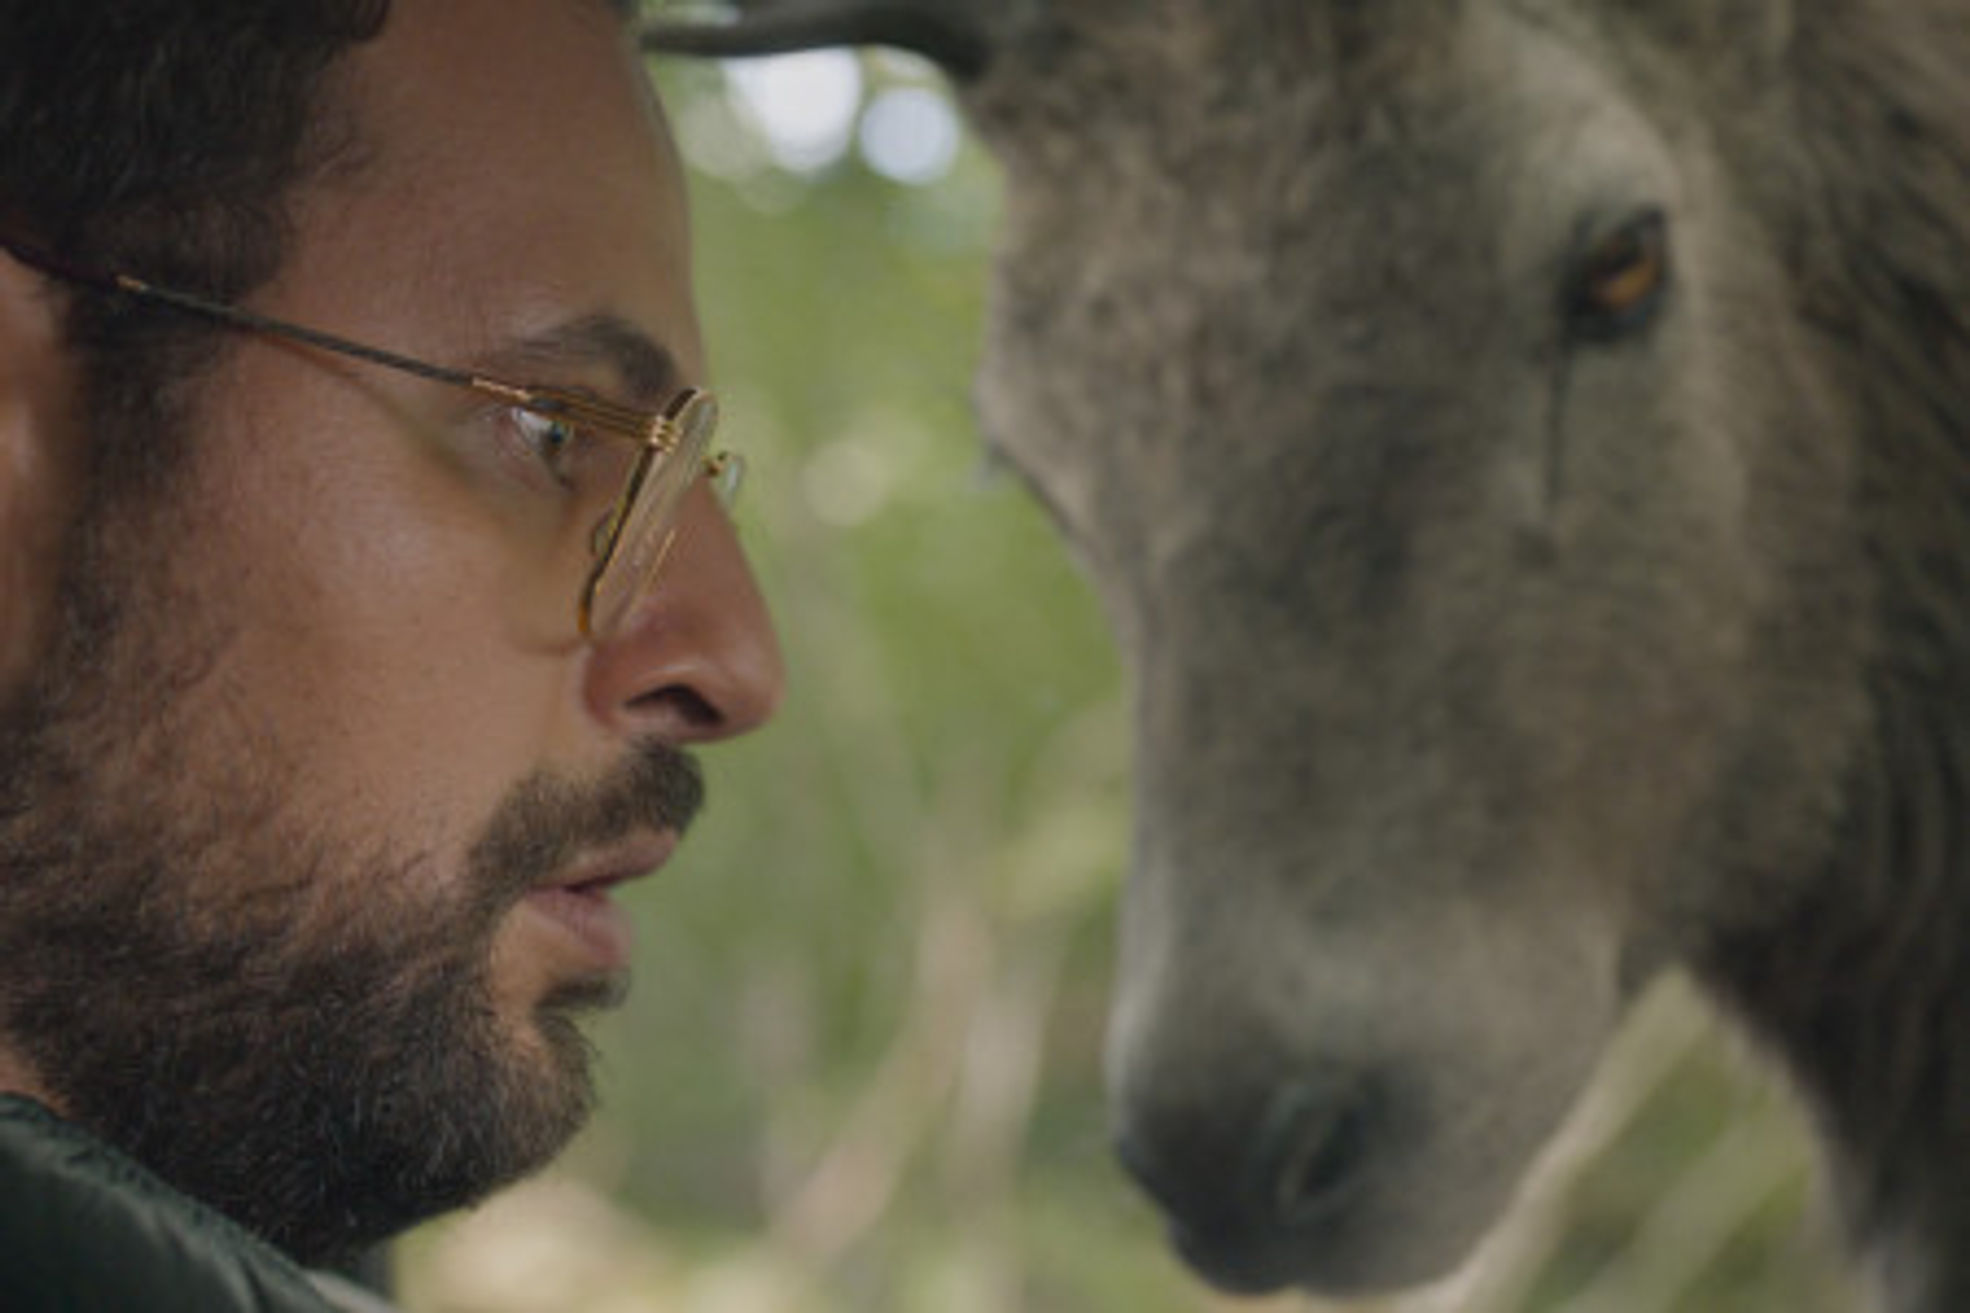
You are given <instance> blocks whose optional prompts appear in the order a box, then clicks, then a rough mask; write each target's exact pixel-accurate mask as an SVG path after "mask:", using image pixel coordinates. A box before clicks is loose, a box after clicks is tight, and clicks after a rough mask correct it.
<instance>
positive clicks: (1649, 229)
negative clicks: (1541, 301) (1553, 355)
mask: <svg viewBox="0 0 1970 1313" xmlns="http://www.w3.org/2000/svg"><path fill="white" fill-rule="evenodd" d="M1668 285H1669V232H1668V221H1667V220H1666V219H1664V217H1663V215H1662V213H1661V211H1659V210H1651V211H1649V212H1648V213H1646V214H1643V215H1641V216H1639V217H1638V218H1635V219H1632V220H1630V221H1629V222H1628V223H1625V224H1623V225H1622V226H1621V227H1620V228H1618V229H1616V230H1615V231H1614V232H1612V233H1609V234H1608V235H1607V236H1605V237H1603V238H1601V239H1600V240H1599V241H1598V242H1596V243H1595V244H1594V245H1593V246H1591V247H1590V248H1588V250H1587V251H1586V252H1585V253H1584V254H1583V255H1582V256H1581V257H1580V259H1579V261H1578V262H1577V263H1576V264H1575V266H1574V269H1573V274H1572V277H1571V279H1570V280H1569V284H1568V287H1567V296H1566V315H1567V322H1568V324H1569V326H1570V327H1571V328H1572V329H1573V331H1574V332H1575V333H1576V334H1577V335H1579V336H1581V337H1585V338H1588V339H1590V340H1593V341H1609V340H1612V339H1614V338H1617V337H1620V336H1622V335H1623V334H1626V333H1629V332H1632V331H1634V330H1635V329H1637V328H1640V327H1641V326H1642V325H1643V324H1645V323H1646V322H1648V320H1649V318H1650V317H1651V316H1652V315H1653V314H1654V312H1655V309H1656V307H1657V306H1658V305H1659V304H1660V303H1661V301H1662V294H1663V292H1664V291H1665V290H1666V289H1667V287H1668Z"/></svg>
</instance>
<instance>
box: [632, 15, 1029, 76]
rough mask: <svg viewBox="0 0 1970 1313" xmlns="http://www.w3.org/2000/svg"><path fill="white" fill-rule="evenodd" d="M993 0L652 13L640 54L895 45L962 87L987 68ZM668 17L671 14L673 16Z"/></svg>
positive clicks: (723, 54)
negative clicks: (931, 63)
mask: <svg viewBox="0 0 1970 1313" xmlns="http://www.w3.org/2000/svg"><path fill="white" fill-rule="evenodd" d="M1000 2H1001V0H731V3H728V4H726V5H724V6H722V12H721V10H714V11H712V13H711V16H709V17H703V18H700V17H696V16H693V15H690V14H686V13H683V12H680V11H679V10H678V8H677V7H676V6H670V7H668V8H660V9H659V13H660V14H662V15H663V16H662V17H659V18H657V19H654V20H653V21H651V22H648V23H646V24H645V25H644V27H643V32H642V42H643V48H644V49H646V50H651V51H664V52H669V53H672V54H684V55H709V56H714V57H732V56H740V55H771V54H783V53H786V52H788V51H793V50H812V49H815V48H818V47H822V46H865V45H875V46H895V47H897V48H899V49H903V50H913V51H915V52H916V53H918V54H920V55H925V56H928V57H929V58H930V59H932V60H935V61H936V62H937V63H938V64H939V65H941V66H942V67H943V68H944V70H945V71H946V72H947V73H949V74H950V75H951V76H952V77H953V78H955V79H957V80H959V81H970V80H971V79H973V78H976V77H977V76H978V75H979V74H980V73H982V72H984V71H985V66H986V65H987V64H988V63H990V62H991V53H992V52H991V42H990V39H989V34H988V24H987V21H986V18H985V16H984V15H985V10H986V9H987V8H989V7H990V6H991V5H992V4H994V3H1000ZM673 15H674V16H673Z"/></svg>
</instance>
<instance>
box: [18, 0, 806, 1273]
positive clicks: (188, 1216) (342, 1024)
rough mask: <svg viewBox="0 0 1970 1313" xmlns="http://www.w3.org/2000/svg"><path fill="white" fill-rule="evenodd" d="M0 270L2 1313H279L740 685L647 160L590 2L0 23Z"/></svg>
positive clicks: (462, 1084)
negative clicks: (26, 1312) (303, 1270)
mask: <svg viewBox="0 0 1970 1313" xmlns="http://www.w3.org/2000/svg"><path fill="white" fill-rule="evenodd" d="M0 247H4V250H0V1091H5V1092H6V1093H5V1095H4V1096H0V1306H4V1307H5V1308H7V1309H10V1310H13V1309H22V1308H26V1309H35V1308H41V1307H49V1308H78V1309H79V1308H89V1309H97V1308H121V1307H132V1308H136V1307H142V1308H180V1307H182V1308H188V1309H189V1308H197V1309H201V1310H224V1309H231V1308H236V1307H237V1308H288V1307H309V1306H310V1301H312V1300H313V1299H314V1298H315V1297H314V1296H313V1294H311V1293H310V1292H309V1290H308V1289H307V1287H306V1285H305V1283H299V1282H298V1278H299V1275H300V1273H299V1269H298V1268H297V1267H294V1266H292V1265H290V1264H289V1262H288V1258H289V1257H291V1258H292V1259H295V1260H299V1262H300V1263H304V1264H312V1263H318V1262H324V1261H328V1260H334V1259H337V1258H339V1257H341V1256H345V1255H347V1254H349V1253H351V1252H353V1251H355V1250H358V1249H360V1248H362V1247H363V1246H366V1245H370V1244H372V1243H374V1242H376V1241H377V1240H379V1239H381V1238H384V1237H387V1236H389V1235H391V1234H393V1233H395V1232H396V1231H398V1230H400V1229H402V1228H403V1227H405V1226H407V1225H409V1224H411V1223H413V1222H415V1221H417V1220H419V1219H420V1218H423V1217H427V1216H429V1215H431V1214H433V1213H435V1212H438V1211H441V1210H444V1209H448V1208H451V1207H455V1206H457V1205H460V1204H463V1203H467V1202H470V1201H472V1200H474V1199H477V1198H479V1197H481V1196H482V1195H484V1194H485V1193H486V1192H487V1191H489V1190H491V1189H493V1188H494V1187H496V1186H498V1185H500V1184H502V1183H504V1182H507V1181H510V1180H512V1179H513V1178H515V1177H517V1176H519V1175H521V1174H523V1173H525V1172H527V1171H529V1170H531V1169H533V1168H534V1167H536V1166H538V1165H540V1164H541V1163H542V1162H543V1161H544V1160H546V1159H547V1158H548V1157H550V1156H551V1155H552V1154H553V1153H554V1152H555V1151H556V1150H557V1149H558V1147H559V1146H560V1145H561V1144H562V1143H563V1142H564V1141H565V1140H566V1139H567V1138H568V1136H569V1135H570V1134H572V1132H573V1131H574V1130H575V1128H576V1127H577V1126H578V1125H579V1123H580V1122H581V1120H582V1118H583V1115H584V1113H585V1111H586V1108H587V1106H588V1102H589V1098H590V1093H589V1080H588V1072H587V1055H586V1052H585V1050H584V1048H583V1045H582V1042H581V1040H580V1037H579V1035H578V1033H577V1032H576V1031H575V1029H574V1026H573V1022H572V1020H571V1019H572V1018H573V1017H575V1016H576V1015H578V1014H579V1013H581V1012H582V1011H583V1010H584V1009H588V1008H592V1007H594V1006H598V1005H602V1004H606V1003H608V1002H609V1001H610V1000H611V999H613V998H615V997H617V996H618V995H619V994H620V991H621V988H622V986H623V975H624V971H625V968H626V962H627V954H628V944H627V939H626V931H625V928H624V923H623V918H622V913H621V911H620V909H619V908H618V907H617V905H616V904H615V903H614V902H613V901H612V900H611V898H610V890H611V888H612V887H613V886H614V885H616V884H618V883H620V882H622V881H624V880H627V879H630V878H632V877H635V876H637V875H639V874H642V873H645V872H647V871H649V870H651V869H653V868H655V867H657V866H659V865H660V864H661V863H662V862H663V860H664V859H665V858H666V857H667V856H668V855H669V853H670V851H671V849H672V846H673V845H674V843H675V842H676V840H677V838H678V837H679V835H680V834H681V833H682V832H683V830H684V828H685V826H686V824H687V822H688V821H689V819H690V817H691V814H692V812H693V811H694V810H695V808H696V807H697V805H698V801H699V796H700V789H699V785H698V777H697V775H696V772H695V770H694V768H693V766H692V764H691V761H690V759H689V758H688V757H687V756H686V755H685V750H686V749H688V748H691V747H694V746H696V745H699V744H704V743H708V742H711V741H713V740H717V739H722V738H725V737H728V736H730V735H733V734H737V733H740V732H742V731H745V730H749V729H751V728H753V727H755V726H757V725H758V724H759V723H760V722H761V721H763V720H764V719H765V718H766V717H767V715H768V714H769V713H770V711H771V709H772V707H773V706H774V703H775V701H776V700H777V697H778V694H779V687H780V676H781V670H780V664H779V656H778V651H777V648H776V646H775V643H774V639H773V635H772V633H771V629H770V626H769V623H768V621H767V618H766V615H765V612H764V609H763V606H762V603H761V601H760V598H759V595H758V593H757V591H756V589H755V587H754V584H753V581H752V578H751V576H750V573H749V571H748V568H747V566H746V564H745V562H744V559H743V557H742V555H741V552H740V549H739V547H738V544H737V542H736V540H735V538H734V535H733V530H732V527H731V525H730V523H729V521H728V520H727V519H726V518H725V513H724V511H723V509H722V508H721V505H720V503H719V501H718V499H717V497H716V496H715V492H716V485H717V484H718V483H719V482H720V481H721V478H722V475H723V468H724V467H723V466H722V465H720V464H719V463H718V462H717V461H716V460H715V459H714V458H713V457H712V456H711V455H710V454H709V453H708V452H707V451H704V450H702V449H701V447H700V444H702V442H703V441H704V440H705V437H706V434H707V432H708V428H709V423H710V420H711V418H712V417H713V413H714V412H713V409H712V405H711V402H710V399H709V397H708V396H707V395H705V394H703V393H702V392H700V391H697V389H701V388H702V387H703V383H704V378H705V361H704V353H703V349H702V346H701V344H700V341H699V333H698V326H697V321H696V317H695V312H694V309H693V305H692V299H691V297H692V293H691V287H690V279H689V271H688V253H687V249H686V233H685V214H684V201H683V196H682V184H681V181H680V176H679V171H678V166H677V163H676V159H675V156H674V154H673V152H672V148H671V145H670V143H669V140H668V138H667V136H666V134H665V130H664V127H663V125H662V122H661V119H660V116H659V112H658V109H657V106H656V104H655V102H654V98H653V96H652V94H651V93H650V91H649V89H648V87H647V85H646V82H645V80H644V77H643V74H642V71H641V66H640V61H639V59H638V57H637V55H636V53H635V50H634V46H633V41H632V40H631V37H630V34H629V32H628V29H627V18H626V15H625V14H624V13H623V12H621V5H620V4H618V5H617V6H615V7H614V8H612V7H611V5H610V4H609V3H608V0H472V2H471V3H460V2H458V0H393V2H392V0H373V2H365V0H280V2H279V3H278V4H270V3H267V2H266V0H198V3H188V2H187V0H59V2H57V0H4V3H0ZM712 474H718V475H720V476H721V477H720V478H714V477H707V475H712ZM132 1160H134V1163H136V1164H142V1166H141V1167H138V1166H135V1165H133V1162H132ZM191 1201H196V1202H191ZM235 1223H236V1224H237V1225H235ZM263 1242H264V1243H263ZM277 1251H278V1252H277ZM37 1301H39V1302H37Z"/></svg>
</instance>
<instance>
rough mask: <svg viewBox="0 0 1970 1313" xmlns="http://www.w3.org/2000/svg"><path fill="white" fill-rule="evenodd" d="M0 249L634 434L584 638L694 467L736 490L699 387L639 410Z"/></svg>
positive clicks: (607, 619)
mask: <svg viewBox="0 0 1970 1313" xmlns="http://www.w3.org/2000/svg"><path fill="white" fill-rule="evenodd" d="M0 250H4V251H6V252H7V253H8V254H10V255H12V256H13V257H14V258H15V259H16V260H19V261H20V262H21V263H22V264H24V265H26V266H28V267H29V268H31V269H34V270H37V271H38V272H40V273H42V274H45V275H47V276H48V277H51V278H56V279H59V280H61V281H62V282H66V283H72V284H75V285H77V286H81V287H86V288H89V289H91V290H93V291H98V292H108V293H111V294H115V295H122V296H128V297H133V298H135V299H137V300H140V301H148V302H152V303H155V304H158V305H163V306H168V307H170V308H172V309H175V310H178V311H181V312H183V313H186V314H192V315H197V316H200V317H203V318H206V319H210V320H213V321H214V322H217V323H219V324H223V325H225V326H227V327H230V328H236V329H240V330H242V331H244V332H249V333H264V334H268V335H270V336H273V337H279V338H284V339H287V340H289V341H293V342H300V343H302V344H304V345H307V346H311V347H316V348H319V349H321V350H323V351H332V352H335V353H336V354H338V355H343V356H350V357H353V358H355V359H357V360H365V361H368V362H369V363H371V364H375V365H382V366H383V367H385V368H386V369H394V370H398V371H400V372H402V373H406V374H414V375H416V376H417V377H419V378H426V379H433V380H435V381H437V382H440V383H447V384H450V385H452V386H453V387H460V388H466V389H469V390H470V391H472V392H475V393H478V394H479V395H480V396H483V397H489V398H492V399H493V400H496V401H498V402H500V403H501V404H503V405H506V406H510V407H512V408H513V409H514V410H515V411H518V412H520V413H522V414H524V415H527V416H530V417H532V418H533V419H534V420H536V421H544V422H545V423H547V424H548V425H550V426H552V431H553V432H554V434H555V435H556V437H557V438H559V439H563V440H566V439H571V438H573V437H575V436H577V435H588V434H592V435H594V436H596V437H602V438H609V439H614V440H617V441H621V442H628V443H633V444H635V445H636V447H637V448H638V451H637V455H636V460H635V462H634V464H632V465H631V466H630V469H629V471H628V474H627V475H626V477H625V478H624V480H623V483H622V486H621V488H620V489H619V490H618V491H617V492H616V494H615V497H614V499H613V501H612V503H611V505H610V509H609V511H608V513H607V514H606V515H604V516H603V517H602V518H601V519H600V520H598V521H597V522H596V525H595V529H594V532H593V533H592V534H591V535H590V538H589V551H590V554H591V556H592V558H593V560H592V563H591V565H590V567H589V571H588V577H587V579H586V580H585V581H584V582H583V584H582V588H581V592H580V595H579V597H578V600H577V602H576V607H575V616H576V621H577V623H578V624H579V625H580V626H581V633H582V636H583V637H584V638H586V639H587V640H588V641H589V642H591V643H601V642H606V641H608V639H610V638H612V637H613V636H615V635H616V634H617V633H618V632H619V631H620V630H621V628H622V624H623V622H624V621H625V620H627V619H628V618H629V615H630V613H631V612H632V611H633V610H634V609H635V607H636V603H637V601H638V600H639V599H641V598H642V597H643V596H644V595H645V594H646V593H647V592H648V591H649V589H650V587H651V585H652V584H654V583H655V582H656V578H657V574H658V572H659V571H660V570H661V569H662V568H663V563H664V558H665V557H666V556H667V555H668V554H669V551H670V546H671V543H672V541H673V540H674V539H675V538H676V536H677V518H678V513H679V510H680V509H681V508H682V506H683V503H684V498H685V495H686V494H687V493H689V492H690V490H691V487H692V485H693V484H694V483H696V481H697V479H698V478H699V477H701V476H702V477H705V478H708V479H709V480H710V481H711V485H712V489H713V491H714V492H715V493H716V494H717V495H718V498H719V501H720V502H721V503H723V504H724V505H725V506H726V507H727V508H728V509H729V508H730V507H731V505H732V504H733V502H734V501H735V500H737V497H738V492H739V485H740V482H741V480H742V478H743V476H744V473H745V466H744V463H743V462H742V461H741V460H740V459H739V457H738V456H736V455H735V454H733V453H731V452H719V453H716V454H713V453H712V452H711V437H712V433H713V432H714V431H715V430H716V429H717V427H718V402H717V401H716V400H715V399H714V398H713V397H712V395H711V394H710V393H709V392H705V391H702V390H700V389H698V388H685V389H684V390H683V391H681V392H679V393H678V394H677V395H676V396H675V397H673V398H672V399H671V400H670V401H669V402H668V403H667V404H666V405H665V406H664V407H663V409H661V410H658V411H648V410H639V409H637V408H636V407H633V406H625V405H620V404H617V403H615V402H612V401H605V400H603V399H601V398H599V397H595V396H591V395H589V394H587V393H583V392H576V391H573V390H570V389H567V388H557V387H548V386H542V385H536V384H519V383H509V382H506V381H504V380H501V379H496V378H489V377H487V376H486V375H484V374H477V373H473V372H471V371H469V370H463V369H451V368H447V367H446V366H443V365H433V364H430V363H429V362H427V361H423V360H417V359H414V358H413V357H410V356H406V355H400V354H398V353H397V352H395V351H388V350H385V349H383V348H381V347H374V346H368V345H366V344H364V343H361V342H352V341H350V340H349V339H347V338H344V337H337V336H336V335H334V334H332V333H324V332H322V331H321V330H320V329H315V328H307V327H304V326H302V325H300V324H293V323H288V322H287V321H285V320H281V319H272V318H269V317H267V316H266V315H261V314H256V313H254V312H253V311H251V310H245V309H242V308H241V307H239V306H234V305H227V304H225V303H223V302H220V301H210V300H207V299H205V298H203V297H199V296H193V295H191V294H189V293H186V292H179V291H173V290H171V289H169V288H164V287H158V286H156V285H154V284H152V283H148V282H145V281H144V280H143V279H141V278H134V277H132V276H131V275H129V274H123V273H100V272H97V271H95V270H91V269H84V268H81V267H78V266H76V265H72V264H70V263H68V262H67V261H65V260H62V259H60V258H58V257H55V256H52V255H49V254H47V253H46V252H44V251H39V250H35V249H34V248H32V247H28V246H25V245H22V244H20V243H18V242H16V241H13V240H10V239H8V238H6V237H4V236H0Z"/></svg>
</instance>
